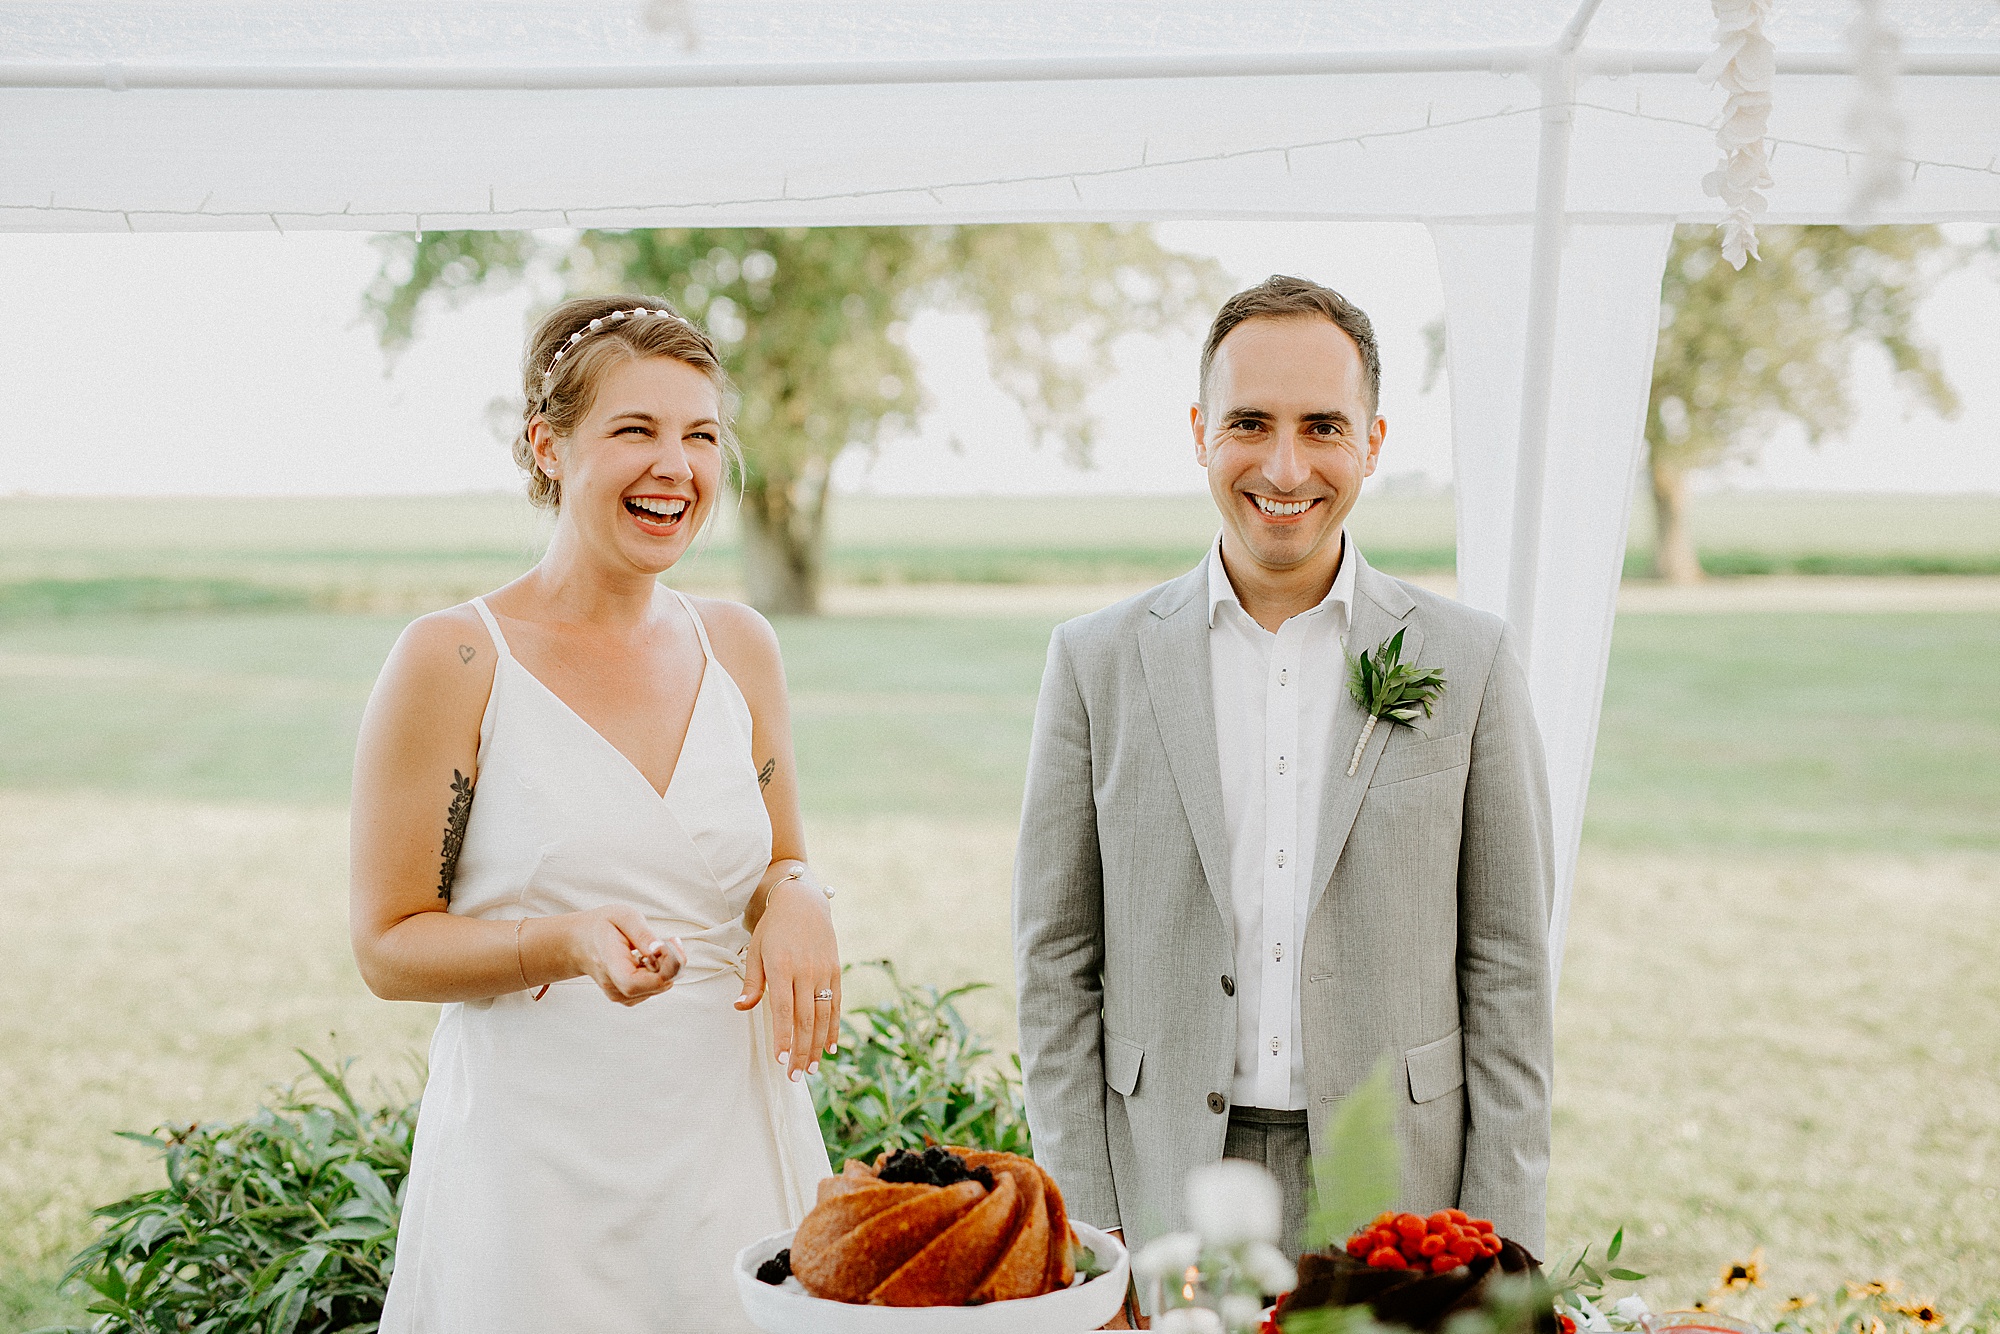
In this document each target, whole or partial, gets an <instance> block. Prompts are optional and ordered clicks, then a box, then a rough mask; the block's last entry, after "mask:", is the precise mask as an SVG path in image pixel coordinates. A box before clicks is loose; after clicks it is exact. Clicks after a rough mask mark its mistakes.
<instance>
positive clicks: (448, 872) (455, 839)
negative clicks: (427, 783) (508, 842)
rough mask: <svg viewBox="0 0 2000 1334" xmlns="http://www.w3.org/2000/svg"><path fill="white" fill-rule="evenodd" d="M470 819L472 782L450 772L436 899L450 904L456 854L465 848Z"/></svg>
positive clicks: (456, 873) (456, 860) (456, 870)
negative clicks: (442, 857) (449, 797)
mask: <svg viewBox="0 0 2000 1334" xmlns="http://www.w3.org/2000/svg"><path fill="white" fill-rule="evenodd" d="M471 818H472V780H471V779H470V778H467V777H466V776H465V775H464V774H462V773H460V772H459V771H458V770H456V769H453V770H452V771H451V809H450V810H449V811H446V812H445V817H444V866H443V868H442V869H440V870H439V871H438V897H439V898H441V899H443V900H444V901H445V902H446V903H450V902H451V882H452V881H453V880H456V879H457V878H458V853H459V849H461V848H463V847H464V846H465V822H466V821H467V820H470V819H471Z"/></svg>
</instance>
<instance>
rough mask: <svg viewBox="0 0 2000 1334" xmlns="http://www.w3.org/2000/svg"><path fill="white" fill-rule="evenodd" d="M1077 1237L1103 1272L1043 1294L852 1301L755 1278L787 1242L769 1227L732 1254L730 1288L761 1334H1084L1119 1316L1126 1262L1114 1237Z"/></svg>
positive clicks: (1093, 1233)
mask: <svg viewBox="0 0 2000 1334" xmlns="http://www.w3.org/2000/svg"><path fill="white" fill-rule="evenodd" d="M1070 1226H1071V1227H1072V1228H1074V1229H1075V1231H1076V1239H1077V1240H1078V1241H1080V1242H1082V1243H1083V1244H1084V1245H1085V1246H1088V1247H1089V1248H1090V1249H1091V1251H1092V1253H1093V1254H1095V1255H1096V1256H1097V1263H1098V1264H1100V1265H1102V1266H1104V1267H1105V1268H1106V1270H1108V1271H1109V1272H1107V1273H1103V1274H1100V1275H1098V1276H1097V1277H1096V1278H1094V1279H1091V1280H1090V1281H1089V1282H1088V1283H1078V1284H1076V1285H1075V1286H1074V1287H1069V1288H1065V1289H1063V1290H1062V1291H1061V1292H1051V1293H1048V1294H1046V1295H1044V1296H1041V1297H1023V1298H1020V1299H1019V1300H1017V1301H1011V1302H991V1303H988V1304H987V1305H985V1306H851V1305H849V1304H848V1303H846V1302H830V1301H826V1300H825V1299H823V1298H820V1297H813V1296H810V1295H808V1294H806V1293H804V1292H801V1291H799V1290H798V1289H797V1288H796V1287H795V1286H792V1285H784V1286H777V1285H773V1284H770V1283H763V1282H759V1281H758V1278H757V1266H759V1265H761V1264H763V1263H764V1262H765V1261H766V1260H769V1259H771V1258H772V1257H773V1256H775V1255H777V1253H778V1252H779V1251H781V1250H783V1249H785V1247H787V1246H789V1245H791V1244H792V1234H791V1232H789V1231H786V1232H774V1233H772V1234H771V1235H770V1236H768V1237H765V1238H764V1239H763V1240H761V1241H754V1242H752V1243H750V1244H749V1245H748V1246H745V1247H744V1248H743V1249H742V1250H740V1251H738V1252H737V1253H736V1291H737V1293H738V1294H739V1295H740V1296H741V1297H742V1299H743V1311H744V1314H746V1315H748V1316H749V1317H750V1323H751V1324H753V1325H755V1326H756V1327H757V1328H758V1329H760V1330H762V1331H764V1334H992V1332H994V1331H1000V1330H1006V1331H1009V1334H1087V1331H1090V1330H1094V1329H1099V1328H1101V1327H1102V1326H1103V1325H1104V1322H1105V1321H1107V1320H1109V1319H1111V1317H1112V1316H1114V1315H1116V1314H1118V1308H1119V1307H1120V1306H1122V1305H1123V1304H1124V1302H1125V1286H1126V1279H1127V1276H1128V1274H1129V1273H1130V1264H1131V1262H1130V1259H1129V1258H1128V1257H1127V1255H1126V1253H1125V1248H1124V1246H1122V1245H1120V1244H1119V1242H1118V1240H1117V1239H1116V1238H1115V1237H1112V1236H1109V1235H1108V1234H1106V1233H1103V1232H1100V1231H1098V1230H1097V1229H1096V1228H1094V1227H1091V1226H1090V1225H1089V1224H1087V1223H1071V1224H1070Z"/></svg>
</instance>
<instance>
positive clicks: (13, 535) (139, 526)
mask: <svg viewBox="0 0 2000 1334" xmlns="http://www.w3.org/2000/svg"><path fill="white" fill-rule="evenodd" d="M103 504H104V502H102V501H97V500H88V499H56V498H33V499H30V498H18V497H17V498H12V499H9V498H0V620H4V619H18V618H21V617H26V616H37V615H48V614H52V613H63V612H73V613H97V612H113V611H120V610H133V611H199V610H204V609H213V610H233V609H247V608H253V607H259V606H262V607H265V608H268V609H277V608H280V607H284V606H294V607H313V608H318V609H324V610H338V611H363V610H379V611H385V612H411V611H426V610H430V609H432V608H434V607H439V606H446V605H449V604H450V603H453V602H457V601H460V600H462V599H464V598H466V597H469V596H470V595H472V594H474V593H478V592H482V591H484V590H486V589H489V588H492V587H494V586H495V585H497V584H499V583H501V582H504V581H505V580H506V579H508V578H510V577H512V575H513V574H514V573H515V572H517V571H518V570H519V569H521V568H522V566H523V565H525V564H527V563H528V562H530V561H532V560H533V558H534V553H535V552H537V551H539V550H540V547H541V543H542V542H543V541H544V540H545V537H546V533H547V523H548V521H547V520H546V519H545V518H544V517H543V516H541V515H538V514H537V513H535V512H534V511H533V510H531V509H530V508H529V506H528V505H527V504H525V503H524V502H523V501H521V500H520V499H519V498H517V497H512V496H504V495H476V496H460V497H409V498H393V499H355V498H337V497H336V498H308V499H300V500H287V501H283V502H273V501H268V500H259V499H241V500H215V499H191V500H183V499H169V498H159V497H152V498H139V499H121V500H119V501H118V502H117V506H118V513H119V516H120V523H119V528H120V531H121V533H123V534H126V536H123V537H121V538H119V539H118V540H116V541H112V542H104V541H100V540H98V539H97V538H96V537H95V533H96V532H97V530H98V528H99V525H98V523H97V522H96V517H97V515H98V513H99V512H101V510H102V507H103ZM1351 522H1352V524H1353V529H1354V533H1355V537H1356V540H1357V541H1359V542H1360V543H1361V545H1362V548H1363V549H1364V550H1365V551H1367V553H1368V556H1369V559H1370V560H1371V561H1372V562H1373V563H1374V564H1376V565H1377V566H1378V567H1380V568H1382V569H1385V570H1388V571H1390V572H1391V573H1395V574H1428V573H1441V572H1449V571H1450V570H1451V568H1452V563H1453V559H1454V539H1453V534H1452V522H1453V521H1452V502H1451V499H1450V497H1449V496H1406V495H1381V496H1371V497H1369V498H1368V499H1367V500H1366V501H1365V502H1364V503H1363V504H1362V506H1361V507H1360V508H1358V509H1357V510H1356V512H1355V515H1354V518H1353V519H1352V521H1351ZM1692 522H1693V526H1694V532H1695V537H1696V541H1697V543H1698V544H1699V545H1700V547H1701V549H1702V551H1703V553H1704V558H1705V559H1706V560H1707V561H1708V563H1709V566H1710V568H1711V569H1712V570H1713V571H1714V572H1716V573H1718V574H1724V575H1729V574H1772V573H1787V572H1791V573H1806V574H1862V575H1871V574H1939V573H1959V574H1995V573H2000V497H1995V496H1945V497H1937V496H1860V497H1850V496H1805V497H1800V496H1766V495H1718V496H1704V497H1699V498H1698V499H1697V502H1696V504H1695V508H1694V510H1693V518H1692ZM1650 524H1651V510H1650V507H1649V506H1648V505H1646V504H1643V503H1642V504H1639V505H1637V506H1635V507H1634V509H1633V517H1632V539H1631V545H1630V550H1629V554H1628V557H1627V561H1626V569H1627V573H1628V574H1631V575H1637V574H1640V573H1643V571H1644V570H1645V569H1646V566H1647V560H1648V556H1647V552H1648V551H1649V550H1650V547H1651V542H1652V536H1651V528H1650ZM735 525H736V516H735V514H734V513H733V512H730V511H727V510H725V511H723V512H721V513H719V514H718V515H717V519H716V523H715V526H714V528H713V530H712V531H711V532H710V533H709V534H707V535H706V536H705V537H704V539H703V541H702V543H701V545H700V546H699V548H698V549H697V551H696V553H695V554H693V555H692V556H691V557H690V558H689V559H688V560H687V561H686V562H684V563H683V565H682V567H681V568H680V570H679V571H678V573H677V578H678V580H679V582H680V583H681V584H682V585H683V586H684V587H688V588H703V589H712V590H720V591H728V590H732V589H734V588H736V587H738V586H739V585H740V583H741V578H742V571H741V550H740V547H739V544H738V541H737V536H736V532H735ZM1215 527H1216V524H1215V513H1214V509H1213V507H1212V506H1211V505H1210V503H1209V501H1208V499H1207V498H1206V497H1205V496H1199V495H1195V496H1146V497H1116V496H1112V497H1084V496H1065V497H1031V498H1013V497H992V498H976V497H975V498H959V499H953V500H950V501H943V502H940V501H936V500H928V499H903V498H896V499H891V498H879V497H865V496H864V497H857V496H846V497H840V498H839V499H838V500H837V501H836V502H835V503H834V505H833V507H832V509H831V511H830V519H829V529H828V531H829V537H828V548H827V557H826V560H827V577H828V579H829V580H830V581H832V582H835V583H847V584H885V583H886V584H897V583H972V584H991V583H998V584H1007V583H1014V584H1032V583H1051V582H1053V583H1086V584H1089V583H1115V582H1119V581H1136V582H1140V583H1145V582H1152V581H1155V580H1159V579H1164V578H1168V577H1170V576H1172V575H1174V574H1178V573H1179V572H1181V571H1182V570H1185V569H1187V568H1188V567H1189V566H1191V565H1192V564H1193V563H1194V561H1195V560H1196V559H1197V558H1198V557H1199V556H1200V554H1201V551H1202V548H1203V546H1204V545H1205V544H1206V543H1207V542H1208V541H1209V539H1210V538H1211V537H1212V536H1213V535H1214V533H1215Z"/></svg>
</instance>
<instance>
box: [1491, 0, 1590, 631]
mask: <svg viewBox="0 0 2000 1334" xmlns="http://www.w3.org/2000/svg"><path fill="white" fill-rule="evenodd" d="M1602 3H1603V0H1583V3H1582V4H1580V5H1578V6H1577V9H1576V12H1575V13H1574V14H1573V15H1571V16H1570V21H1569V24H1568V25H1567V26H1566V27H1565V28H1564V29H1563V33H1562V36H1561V37H1560V38H1558V39H1557V40H1556V42H1555V44H1554V45H1553V46H1551V47H1550V48H1549V50H1548V52H1547V54H1546V55H1545V56H1544V57H1543V59H1542V62H1541V65H1540V67H1539V69H1538V71H1537V76H1538V78H1539V80H1540V82H1541V93H1542V137H1541V143H1540V146H1539V148H1538V149H1537V152H1536V156H1535V168H1536V180H1535V235H1534V246H1533V249H1532V251H1531V252H1530V257H1529V265H1528V320H1527V343H1526V346H1525V349H1524V355H1523V357H1522V360H1521V431H1520V438H1519V443H1518V446H1517V453H1516V457H1515V464H1514V523H1513V527H1512V531H1511V542H1510V544H1509V552H1508V555H1509V559H1508V566H1507V620H1508V623H1509V624H1511V625H1512V626H1513V627H1514V633H1515V635H1516V636H1517V637H1518V648H1519V649H1520V653H1521V658H1522V662H1523V665H1524V666H1527V667H1529V668H1530V669H1531V670H1532V664H1533V658H1534V652H1535V584H1536V580H1537V578H1538V577H1539V574H1540V565H1541V551H1542V497H1543V492H1544V490H1545V485H1544V483H1545V476H1546V471H1547V464H1548V451H1549V407H1550V399H1551V397H1552V395H1553V392H1554V387H1555V342H1556V313H1557V306H1558V304H1559V301H1560V298H1561V295H1562V249H1563V235H1564V232H1565V231H1566V230H1567V216H1568V212H1569V155H1570V139H1571V135H1572V133H1573V132H1574V130H1575V127H1576V112H1575V109H1574V105H1573V104H1574V103H1575V101H1576V74H1577V70H1576V66H1577V51H1578V49H1579V48H1580V47H1581V46H1582V45H1583V38H1584V34H1585V33H1586V32H1588V31H1589V30H1590V21H1591V20H1592V19H1593V18H1595V17H1596V16H1597V9H1598V6H1599V5H1600V4H1602Z"/></svg>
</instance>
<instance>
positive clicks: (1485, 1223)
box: [1466, 1218, 1493, 1232]
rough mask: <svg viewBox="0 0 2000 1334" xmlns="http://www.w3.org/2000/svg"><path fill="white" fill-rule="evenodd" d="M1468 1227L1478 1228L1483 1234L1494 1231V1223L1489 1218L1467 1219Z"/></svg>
mask: <svg viewBox="0 0 2000 1334" xmlns="http://www.w3.org/2000/svg"><path fill="white" fill-rule="evenodd" d="M1466 1226H1467V1227H1476V1228H1478V1229H1479V1230H1480V1231H1481V1232H1491V1231H1492V1230H1493V1222H1492V1220H1491V1219H1487V1218H1471V1219H1467V1220H1466Z"/></svg>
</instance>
